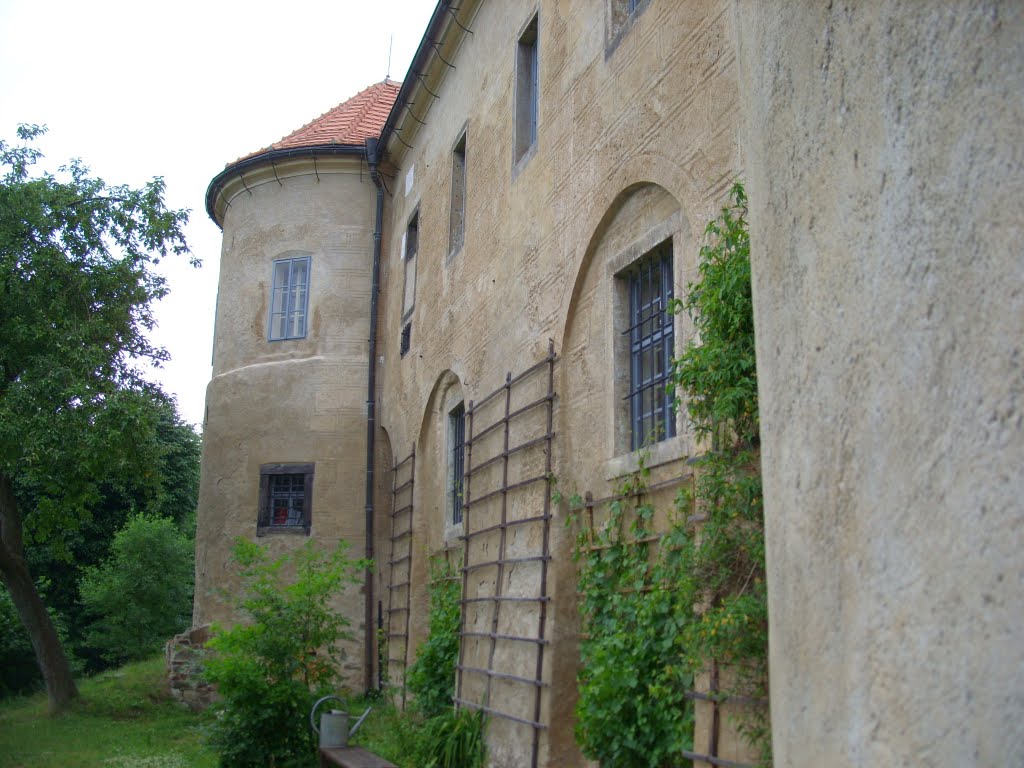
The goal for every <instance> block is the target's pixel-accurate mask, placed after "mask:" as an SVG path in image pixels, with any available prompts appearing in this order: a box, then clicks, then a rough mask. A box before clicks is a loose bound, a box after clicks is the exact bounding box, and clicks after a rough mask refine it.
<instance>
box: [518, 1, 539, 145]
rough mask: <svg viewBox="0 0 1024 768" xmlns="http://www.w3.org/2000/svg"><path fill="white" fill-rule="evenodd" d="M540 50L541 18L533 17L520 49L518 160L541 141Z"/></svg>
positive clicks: (520, 43) (520, 39) (519, 46)
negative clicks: (538, 21)
mask: <svg viewBox="0 0 1024 768" xmlns="http://www.w3.org/2000/svg"><path fill="white" fill-rule="evenodd" d="M538 65H539V49H538V45H537V17H536V16H534V17H533V21H531V22H530V23H529V24H528V25H527V26H526V29H525V31H524V32H523V34H522V35H521V36H520V38H519V45H518V46H517V48H516V124H515V149H516V153H515V161H516V162H518V161H519V160H521V159H522V157H523V155H525V154H526V152H527V150H529V149H530V147H532V146H533V145H534V143H536V141H537V106H538V98H539V95H540V90H539V85H540V82H539V66H538Z"/></svg>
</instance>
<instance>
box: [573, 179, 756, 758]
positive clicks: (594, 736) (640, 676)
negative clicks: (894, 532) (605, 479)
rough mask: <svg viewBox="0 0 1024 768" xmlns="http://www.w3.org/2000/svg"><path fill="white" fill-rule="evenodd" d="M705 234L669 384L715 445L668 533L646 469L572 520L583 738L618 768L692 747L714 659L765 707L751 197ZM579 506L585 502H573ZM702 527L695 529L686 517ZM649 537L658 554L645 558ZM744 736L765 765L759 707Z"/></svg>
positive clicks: (683, 302) (735, 202)
mask: <svg viewBox="0 0 1024 768" xmlns="http://www.w3.org/2000/svg"><path fill="white" fill-rule="evenodd" d="M730 199H731V203H730V205H728V206H726V207H725V208H723V209H722V211H721V214H720V216H719V217H718V218H717V219H716V220H715V221H712V222H711V223H710V224H708V226H707V228H706V235H707V243H706V244H705V246H704V247H703V248H701V251H700V264H699V279H698V280H697V281H695V282H693V283H690V284H689V285H688V286H687V291H686V296H685V298H681V299H677V300H676V301H674V302H673V304H672V306H671V307H670V311H672V312H680V311H685V312H687V313H689V315H690V317H691V318H692V320H693V323H694V327H695V328H696V330H697V339H695V340H694V341H693V342H691V343H690V344H689V345H688V346H687V348H686V349H685V351H684V352H683V354H682V355H681V356H680V357H679V359H678V360H676V361H674V364H673V377H672V378H673V389H674V391H675V392H676V394H677V395H678V396H680V401H679V402H678V403H677V405H679V406H680V407H681V406H682V403H683V402H685V406H686V410H687V413H688V415H689V417H690V419H691V421H692V423H693V425H694V429H695V432H696V433H697V435H698V436H699V437H700V438H702V439H703V440H704V441H705V445H706V446H707V447H708V448H710V449H711V450H709V451H707V452H706V453H705V454H704V455H703V456H702V457H701V458H700V460H699V461H698V466H697V470H696V473H695V480H694V484H693V486H692V487H691V488H687V489H685V490H684V491H683V492H682V493H681V494H680V495H679V498H678V500H677V509H676V511H675V514H674V516H673V520H672V522H671V524H670V526H669V529H668V531H667V532H665V533H664V534H662V535H660V536H658V535H656V534H655V532H654V531H653V529H652V526H651V520H652V518H653V515H654V510H653V508H652V507H651V506H650V505H649V504H646V503H643V502H642V498H643V492H644V486H645V482H646V476H647V472H646V470H645V469H644V468H643V467H641V469H640V471H639V473H638V474H637V475H636V477H634V478H633V479H632V480H631V481H630V482H629V483H627V484H626V485H625V486H624V487H622V488H620V489H619V492H618V499H617V500H616V501H614V502H612V504H611V507H610V514H609V515H608V517H607V519H606V520H605V521H604V522H603V523H600V524H598V525H596V526H595V527H590V520H589V518H587V519H585V518H584V517H583V516H582V515H579V514H575V515H573V516H572V517H571V519H573V520H574V521H576V523H577V525H578V526H579V533H578V536H577V541H576V550H575V554H576V558H577V562H578V563H579V588H580V611H581V614H582V619H583V640H582V641H581V644H580V645H581V650H580V652H581V657H582V664H581V671H580V674H579V694H580V698H579V704H578V707H577V734H576V735H577V740H578V741H579V743H580V745H581V746H582V748H583V751H584V753H585V754H586V755H587V756H588V757H591V758H594V759H598V760H600V761H601V762H602V763H603V764H607V765H614V766H625V767H626V768H631V767H632V766H676V765H683V764H685V761H684V760H683V759H682V758H681V757H679V751H680V749H686V748H687V746H688V743H689V741H690V739H692V729H693V720H692V709H691V708H690V706H689V704H688V702H687V701H686V700H685V695H684V691H685V690H686V689H687V688H691V687H692V686H693V681H694V679H695V677H696V676H697V675H698V674H701V673H704V672H708V671H709V669H711V668H712V666H713V665H716V664H718V665H722V666H723V667H724V668H725V669H726V670H727V673H726V674H725V675H723V680H724V681H725V682H724V685H723V688H722V690H720V691H719V693H718V695H719V696H721V697H722V698H729V697H730V696H731V697H739V696H742V697H744V698H747V699H751V698H752V699H755V700H757V699H766V697H767V676H766V661H767V648H768V640H767V638H768V634H767V630H768V613H767V599H766V590H765V582H764V532H763V528H764V525H763V519H762V517H763V514H762V503H761V476H760V469H759V454H758V451H757V447H758V444H759V433H758V429H759V420H758V408H757V373H756V364H755V355H754V318H753V302H752V298H751V286H750V238H749V235H748V232H747V222H746V195H745V193H744V191H743V187H742V185H741V184H739V183H737V184H735V185H734V186H733V188H732V190H731V192H730ZM576 502H577V503H576V506H578V505H579V499H577V500H576ZM694 513H696V519H699V520H701V521H702V522H701V523H700V529H699V531H698V530H695V529H694V527H693V522H692V521H693V520H694V519H695V515H694ZM652 540H657V546H656V550H655V551H651V550H650V546H652V545H653V543H652ZM739 725H740V728H741V730H743V731H744V732H745V733H746V735H747V736H748V738H749V739H750V741H751V742H753V743H754V744H756V745H759V746H760V747H761V748H762V752H763V755H764V762H765V763H770V744H769V732H768V720H767V709H766V707H763V706H753V707H750V708H749V709H748V710H747V713H746V716H745V717H742V718H741V722H740V724H739Z"/></svg>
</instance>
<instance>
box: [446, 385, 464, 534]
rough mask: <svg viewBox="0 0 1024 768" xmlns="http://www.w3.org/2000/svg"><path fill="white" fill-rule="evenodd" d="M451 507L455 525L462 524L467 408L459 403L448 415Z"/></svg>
mask: <svg viewBox="0 0 1024 768" xmlns="http://www.w3.org/2000/svg"><path fill="white" fill-rule="evenodd" d="M448 445H449V462H448V463H449V473H450V481H449V483H448V493H449V506H450V508H451V517H452V524H453V525H461V524H462V492H463V488H462V483H463V480H464V478H463V475H465V470H466V408H465V405H464V404H463V403H459V404H458V405H457V406H455V407H454V408H453V409H452V410H451V411H450V412H449V413H448Z"/></svg>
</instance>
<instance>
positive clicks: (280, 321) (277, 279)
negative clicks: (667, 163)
mask: <svg viewBox="0 0 1024 768" xmlns="http://www.w3.org/2000/svg"><path fill="white" fill-rule="evenodd" d="M308 308H309V256H298V257H295V258H291V259H277V260H276V261H274V278H273V288H272V290H271V302H270V334H269V335H270V340H271V341H281V340H283V339H301V338H303V337H305V335H306V314H307V310H308Z"/></svg>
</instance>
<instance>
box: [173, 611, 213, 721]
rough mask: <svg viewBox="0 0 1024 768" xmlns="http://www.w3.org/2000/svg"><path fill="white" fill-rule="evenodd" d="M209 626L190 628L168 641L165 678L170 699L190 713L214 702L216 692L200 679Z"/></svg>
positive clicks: (210, 685)
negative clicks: (176, 701)
mask: <svg viewBox="0 0 1024 768" xmlns="http://www.w3.org/2000/svg"><path fill="white" fill-rule="evenodd" d="M210 637H211V634H210V625H209V624H203V625H202V626H199V627H192V628H191V629H189V630H188V631H186V632H182V633H181V634H180V635H175V636H174V637H173V638H171V639H170V640H169V641H168V642H167V646H166V648H165V655H166V658H167V679H168V685H169V686H170V691H171V696H172V697H173V698H175V699H176V700H178V701H180V702H181V703H182V704H184V705H185V706H186V707H188V708H189V709H191V710H192V711H193V712H200V711H202V710H204V709H206V708H207V707H208V706H210V704H212V703H213V700H214V698H215V697H216V695H217V691H216V689H215V688H214V686H213V684H212V683H209V682H207V681H206V680H205V679H204V677H203V659H204V658H205V657H206V643H207V641H208V640H209V639H210Z"/></svg>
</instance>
